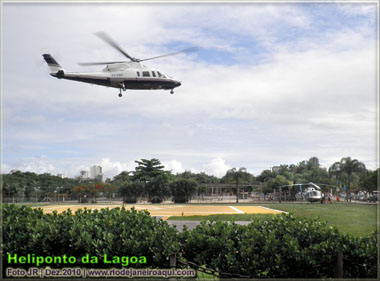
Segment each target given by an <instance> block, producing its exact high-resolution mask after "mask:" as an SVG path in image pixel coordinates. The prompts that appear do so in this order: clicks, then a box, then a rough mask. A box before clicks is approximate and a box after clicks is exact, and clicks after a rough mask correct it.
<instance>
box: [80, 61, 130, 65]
mask: <svg viewBox="0 0 380 281" xmlns="http://www.w3.org/2000/svg"><path fill="white" fill-rule="evenodd" d="M124 62H126V61H108V62H78V64H79V65H81V66H86V65H105V64H113V63H124Z"/></svg>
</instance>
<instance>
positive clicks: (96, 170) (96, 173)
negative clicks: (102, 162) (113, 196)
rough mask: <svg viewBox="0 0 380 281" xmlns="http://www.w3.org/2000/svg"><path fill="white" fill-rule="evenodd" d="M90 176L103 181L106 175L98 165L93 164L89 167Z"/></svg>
mask: <svg viewBox="0 0 380 281" xmlns="http://www.w3.org/2000/svg"><path fill="white" fill-rule="evenodd" d="M90 177H91V179H94V180H95V181H100V182H104V181H105V180H106V177H105V176H104V174H103V169H102V167H100V166H97V165H94V166H92V167H91V169H90Z"/></svg>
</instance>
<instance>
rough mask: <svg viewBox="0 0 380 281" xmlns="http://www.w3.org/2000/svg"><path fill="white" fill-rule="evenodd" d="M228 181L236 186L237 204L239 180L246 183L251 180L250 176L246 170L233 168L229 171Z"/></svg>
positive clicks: (227, 174)
mask: <svg viewBox="0 0 380 281" xmlns="http://www.w3.org/2000/svg"><path fill="white" fill-rule="evenodd" d="M225 178H226V179H229V180H233V181H234V182H235V184H236V203H239V194H240V190H239V180H242V181H246V180H248V179H249V178H250V174H249V173H248V172H247V169H246V168H239V170H238V169H236V168H232V169H230V170H228V171H227V173H226V175H225Z"/></svg>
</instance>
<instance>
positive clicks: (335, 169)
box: [329, 157, 366, 202]
mask: <svg viewBox="0 0 380 281" xmlns="http://www.w3.org/2000/svg"><path fill="white" fill-rule="evenodd" d="M365 171H366V168H365V165H364V164H363V163H362V162H360V161H359V160H357V159H351V157H344V158H342V159H341V160H340V162H335V163H334V164H332V166H331V167H330V168H329V173H330V174H332V175H335V177H336V178H337V179H338V180H339V181H343V182H344V183H345V184H346V185H347V194H348V197H346V200H347V202H348V200H350V202H351V181H352V176H353V174H354V173H363V172H365Z"/></svg>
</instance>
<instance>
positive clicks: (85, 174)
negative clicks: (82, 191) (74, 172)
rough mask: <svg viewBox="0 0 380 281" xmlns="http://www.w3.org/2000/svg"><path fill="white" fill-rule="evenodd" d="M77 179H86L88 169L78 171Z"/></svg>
mask: <svg viewBox="0 0 380 281" xmlns="http://www.w3.org/2000/svg"><path fill="white" fill-rule="evenodd" d="M79 179H81V180H87V179H88V171H80V175H79Z"/></svg>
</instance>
